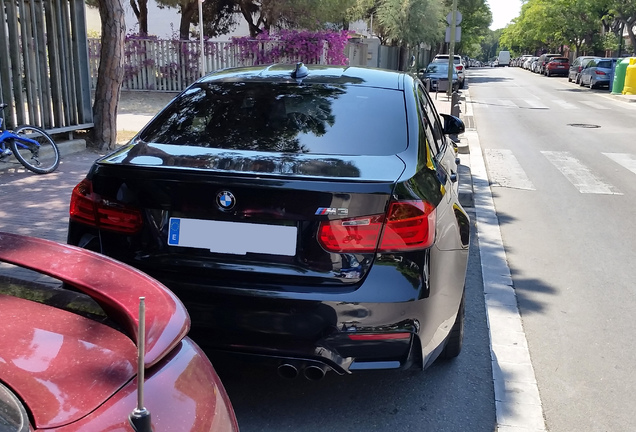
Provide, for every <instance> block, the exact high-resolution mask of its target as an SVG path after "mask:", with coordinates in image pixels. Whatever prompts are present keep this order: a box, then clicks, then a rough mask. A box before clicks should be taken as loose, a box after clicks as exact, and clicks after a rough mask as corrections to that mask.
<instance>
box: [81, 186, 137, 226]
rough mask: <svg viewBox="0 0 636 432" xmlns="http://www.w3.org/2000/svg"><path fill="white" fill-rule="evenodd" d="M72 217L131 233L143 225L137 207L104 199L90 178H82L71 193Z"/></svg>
mask: <svg viewBox="0 0 636 432" xmlns="http://www.w3.org/2000/svg"><path fill="white" fill-rule="evenodd" d="M70 218H71V220H74V221H76V222H81V223H84V224H88V225H92V226H95V227H97V228H100V229H106V230H111V231H117V232H121V233H127V234H131V233H134V232H137V231H139V229H140V228H141V226H142V218H141V211H140V210H139V209H137V208H134V207H131V206H127V205H123V204H119V203H115V202H112V201H108V200H106V199H103V198H102V197H101V196H100V195H98V194H96V193H94V192H93V184H92V183H91V181H90V180H88V179H84V180H82V181H81V182H80V183H79V184H78V185H77V186H75V188H74V189H73V193H72V194H71V206H70Z"/></svg>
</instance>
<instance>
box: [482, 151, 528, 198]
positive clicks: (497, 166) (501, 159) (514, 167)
mask: <svg viewBox="0 0 636 432" xmlns="http://www.w3.org/2000/svg"><path fill="white" fill-rule="evenodd" d="M485 155H486V163H487V165H488V174H489V177H490V183H491V186H500V187H506V188H513V189H524V190H536V188H535V187H534V184H532V181H530V179H529V178H528V176H527V175H526V172H525V171H524V170H523V168H521V165H520V164H519V161H518V160H517V158H516V157H515V156H514V155H513V154H512V151H511V150H505V149H486V150H485Z"/></svg>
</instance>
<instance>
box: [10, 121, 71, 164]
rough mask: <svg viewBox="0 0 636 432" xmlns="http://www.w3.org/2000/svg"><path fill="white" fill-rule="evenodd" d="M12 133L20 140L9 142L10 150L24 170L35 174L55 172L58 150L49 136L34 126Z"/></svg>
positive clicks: (58, 156)
mask: <svg viewBox="0 0 636 432" xmlns="http://www.w3.org/2000/svg"><path fill="white" fill-rule="evenodd" d="M14 133H15V134H16V135H18V136H19V137H20V138H14V139H13V140H12V141H11V150H12V151H13V154H14V155H15V157H16V159H17V160H18V161H20V163H21V164H22V165H24V167H25V168H26V169H28V170H30V171H33V172H34V173H37V174H47V173H50V172H53V171H55V169H56V168H57V167H58V165H59V164H60V150H59V149H58V148H57V145H56V144H55V142H54V141H53V139H52V138H51V137H50V136H49V134H47V133H46V132H44V131H43V130H42V129H40V128H38V127H35V126H20V127H19V128H17V129H16V130H15V131H14ZM35 142H37V144H35Z"/></svg>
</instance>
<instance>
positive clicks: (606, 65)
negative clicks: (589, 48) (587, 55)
mask: <svg viewBox="0 0 636 432" xmlns="http://www.w3.org/2000/svg"><path fill="white" fill-rule="evenodd" d="M596 67H600V68H607V69H611V68H612V61H611V60H601V61H600V62H598V64H597V65H596Z"/></svg>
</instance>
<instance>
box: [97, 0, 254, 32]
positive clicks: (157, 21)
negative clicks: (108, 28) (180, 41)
mask: <svg viewBox="0 0 636 432" xmlns="http://www.w3.org/2000/svg"><path fill="white" fill-rule="evenodd" d="M122 3H123V4H124V9H125V10H126V33H131V32H135V33H136V32H137V30H138V25H137V18H136V17H135V14H134V13H133V11H132V7H131V6H130V3H129V2H128V1H123V2H122ZM180 20H181V14H180V13H179V12H178V9H173V8H170V9H167V8H164V9H159V7H158V6H157V4H156V2H155V1H154V0H148V33H149V34H151V35H155V36H157V37H159V38H160V39H171V38H172V37H173V36H174V37H178V35H179V22H180ZM86 22H87V28H88V31H89V33H90V32H98V33H101V21H100V18H99V11H98V10H97V9H96V8H91V7H88V6H86ZM238 22H239V25H238V26H237V27H236V28H235V29H234V31H232V32H231V33H229V34H227V35H222V36H219V37H216V38H212V39H211V40H215V41H227V40H230V38H231V37H232V36H247V35H249V34H250V32H249V28H248V26H247V23H246V22H245V19H244V18H243V16H242V15H241V16H239V19H238Z"/></svg>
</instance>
